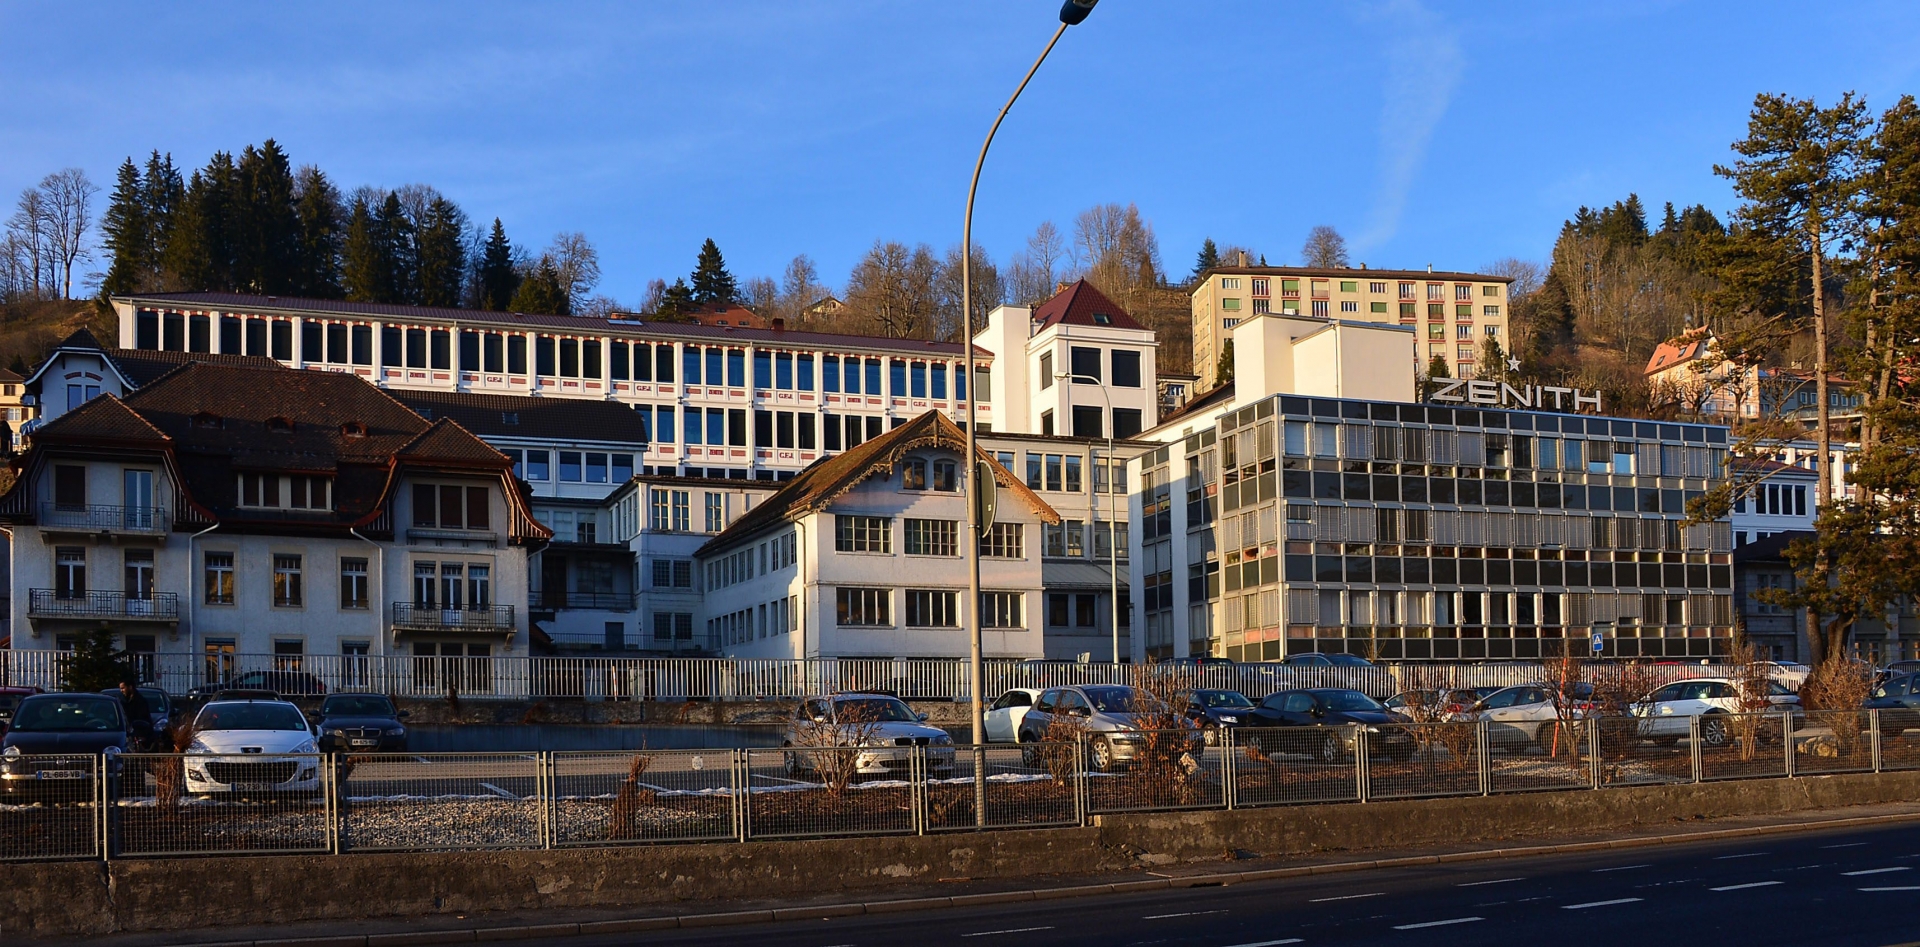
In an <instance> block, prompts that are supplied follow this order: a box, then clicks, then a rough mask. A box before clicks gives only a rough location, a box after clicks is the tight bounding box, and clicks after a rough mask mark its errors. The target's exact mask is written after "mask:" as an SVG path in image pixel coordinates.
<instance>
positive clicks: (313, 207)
mask: <svg viewBox="0 0 1920 947" xmlns="http://www.w3.org/2000/svg"><path fill="white" fill-rule="evenodd" d="M294 187H295V190H296V191H297V192H298V193H299V200H298V202H297V203H296V204H295V205H294V210H295V213H296V214H297V215H298V217H299V219H300V241H299V251H298V257H297V262H296V264H295V266H294V279H293V288H292V290H291V292H293V293H294V294H295V295H299V296H306V297H308V298H312V299H338V298H340V296H341V289H340V252H341V243H342V237H343V236H344V234H343V231H344V230H345V228H346V221H344V220H343V219H341V218H342V216H343V215H342V213H341V207H340V191H339V190H338V189H336V188H335V187H334V186H333V182H331V181H329V180H327V176H326V175H325V174H323V173H321V171H320V169H319V168H315V167H312V166H308V167H305V168H301V169H300V173H299V176H298V177H297V178H295V180H294Z"/></svg>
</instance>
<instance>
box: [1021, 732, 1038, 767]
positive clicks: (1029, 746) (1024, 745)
mask: <svg viewBox="0 0 1920 947" xmlns="http://www.w3.org/2000/svg"><path fill="white" fill-rule="evenodd" d="M1040 762H1041V760H1040V748H1039V747H1038V746H1035V745H1034V741H1032V740H1025V739H1023V740H1021V741H1020V765H1022V766H1026V767H1030V768H1034V769H1038V768H1039V767H1040Z"/></svg>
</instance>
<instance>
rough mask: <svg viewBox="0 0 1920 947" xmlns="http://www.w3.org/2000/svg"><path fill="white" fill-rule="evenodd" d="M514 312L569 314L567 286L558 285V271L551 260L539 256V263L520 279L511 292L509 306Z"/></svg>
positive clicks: (550, 314)
mask: <svg viewBox="0 0 1920 947" xmlns="http://www.w3.org/2000/svg"><path fill="white" fill-rule="evenodd" d="M510 308H511V309H512V310H513V311H514V312H524V313H528V314H535V315H549V316H565V315H569V314H570V313H569V311H568V310H569V307H568V305H567V288H566V287H564V286H562V285H560V271H559V270H558V269H556V268H555V267H554V265H553V260H551V259H549V258H547V257H541V258H540V264H539V265H538V266H536V267H534V270H533V272H531V273H528V274H527V275H526V278H525V279H522V280H521V281H520V288H519V289H518V290H516V291H515V292H514V294H513V303H512V306H511V307H510Z"/></svg>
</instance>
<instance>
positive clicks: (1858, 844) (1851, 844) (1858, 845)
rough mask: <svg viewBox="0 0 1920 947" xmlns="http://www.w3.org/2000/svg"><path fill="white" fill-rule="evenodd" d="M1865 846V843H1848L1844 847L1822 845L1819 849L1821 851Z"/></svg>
mask: <svg viewBox="0 0 1920 947" xmlns="http://www.w3.org/2000/svg"><path fill="white" fill-rule="evenodd" d="M1865 844H1867V843H1866V842H1848V843H1846V844H1844V845H1822V846H1820V847H1821V848H1823V849H1824V848H1859V847H1860V846H1862V845H1865Z"/></svg>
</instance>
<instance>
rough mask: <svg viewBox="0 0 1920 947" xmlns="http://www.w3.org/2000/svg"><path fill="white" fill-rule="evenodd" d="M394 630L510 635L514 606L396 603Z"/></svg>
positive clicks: (394, 608) (512, 628) (512, 626)
mask: <svg viewBox="0 0 1920 947" xmlns="http://www.w3.org/2000/svg"><path fill="white" fill-rule="evenodd" d="M393 627H395V628H401V629H408V630H415V631H484V632H509V631H513V630H514V625H513V606H511V605H481V606H467V607H465V608H445V607H442V606H439V605H432V604H424V605H422V604H415V603H413V602H395V603H393Z"/></svg>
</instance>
